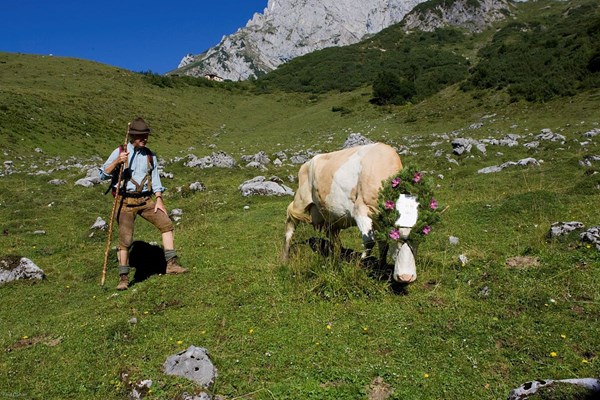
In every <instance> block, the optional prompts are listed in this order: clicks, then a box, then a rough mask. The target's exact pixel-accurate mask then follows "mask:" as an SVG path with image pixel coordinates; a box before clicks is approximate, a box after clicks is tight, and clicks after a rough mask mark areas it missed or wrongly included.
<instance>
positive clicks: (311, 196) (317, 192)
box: [281, 143, 418, 283]
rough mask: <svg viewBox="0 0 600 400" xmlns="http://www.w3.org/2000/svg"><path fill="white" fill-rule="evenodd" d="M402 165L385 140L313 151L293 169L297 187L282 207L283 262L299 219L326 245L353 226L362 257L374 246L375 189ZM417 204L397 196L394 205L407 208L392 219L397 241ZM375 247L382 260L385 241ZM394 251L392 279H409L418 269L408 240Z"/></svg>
mask: <svg viewBox="0 0 600 400" xmlns="http://www.w3.org/2000/svg"><path fill="white" fill-rule="evenodd" d="M401 169H402V162H401V161H400V157H399V156H398V153H397V152H396V150H394V149H393V148H392V147H390V146H388V145H386V144H384V143H371V144H367V145H363V146H356V147H351V148H348V149H343V150H339V151H334V152H332V153H324V154H318V155H316V156H315V157H313V158H312V159H310V160H309V161H307V162H306V163H304V164H303V165H302V166H301V167H300V171H299V172H298V191H297V192H296V194H295V196H294V200H293V201H292V202H291V203H290V205H289V206H288V208H287V219H286V224H285V242H284V246H283V251H282V254H281V258H282V261H284V262H287V261H288V258H289V251H290V244H291V241H292V237H293V235H294V231H295V229H296V227H297V225H298V224H299V223H300V222H305V223H309V224H312V225H313V227H315V228H317V229H322V230H324V231H325V233H326V234H327V235H328V237H329V238H330V240H331V243H336V242H337V241H338V233H339V232H340V230H342V229H345V228H349V227H351V226H357V227H358V229H359V230H360V233H361V236H362V241H363V245H364V251H363V253H362V257H363V258H365V257H367V256H368V255H369V254H370V252H371V250H372V249H373V247H374V246H375V235H374V229H377V227H374V226H373V219H372V216H373V215H374V213H376V212H377V204H378V194H379V190H380V188H381V185H382V183H383V181H385V180H386V179H388V178H390V177H391V176H394V175H396V174H397V173H398V172H399V171H400V170H401ZM417 205H418V204H417V202H416V199H415V198H414V197H411V196H406V195H403V196H400V198H399V199H398V202H397V207H402V208H403V209H406V210H408V212H407V213H405V214H406V215H407V216H408V218H402V217H401V218H399V219H398V221H397V223H396V225H397V227H398V228H399V231H400V233H401V238H402V239H406V238H408V235H409V234H410V229H411V228H412V226H414V225H415V223H416V221H417V217H416V215H417ZM402 215H403V213H400V216H402ZM403 220H406V221H408V222H405V221H403ZM379 249H380V262H382V263H384V262H385V257H386V254H387V245H386V244H384V243H379ZM393 252H394V253H393V255H394V259H395V265H394V273H393V275H392V277H393V279H394V280H395V281H397V282H400V283H410V282H413V281H414V280H415V279H416V278H417V272H416V266H415V259H414V255H413V253H412V251H411V250H410V248H409V247H408V244H406V243H404V242H402V241H399V242H398V244H397V246H396V248H395V249H393Z"/></svg>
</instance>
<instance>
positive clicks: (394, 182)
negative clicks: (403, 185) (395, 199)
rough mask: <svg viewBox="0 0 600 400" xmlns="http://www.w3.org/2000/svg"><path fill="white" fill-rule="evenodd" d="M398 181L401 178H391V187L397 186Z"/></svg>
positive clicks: (400, 180)
mask: <svg viewBox="0 0 600 400" xmlns="http://www.w3.org/2000/svg"><path fill="white" fill-rule="evenodd" d="M400 182H402V179H400V178H394V179H392V187H393V188H395V187H397V186H398V185H399V184H400Z"/></svg>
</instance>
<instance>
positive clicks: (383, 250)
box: [377, 240, 390, 267]
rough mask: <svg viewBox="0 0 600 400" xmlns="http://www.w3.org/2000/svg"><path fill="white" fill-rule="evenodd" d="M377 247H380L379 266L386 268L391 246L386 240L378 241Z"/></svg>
mask: <svg viewBox="0 0 600 400" xmlns="http://www.w3.org/2000/svg"><path fill="white" fill-rule="evenodd" d="M377 246H378V247H379V266H380V267H385V266H386V265H387V253H388V249H389V248H390V246H389V244H388V242H387V241H385V240H378V241H377Z"/></svg>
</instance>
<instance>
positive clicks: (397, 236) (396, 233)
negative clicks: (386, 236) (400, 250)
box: [390, 228, 400, 240]
mask: <svg viewBox="0 0 600 400" xmlns="http://www.w3.org/2000/svg"><path fill="white" fill-rule="evenodd" d="M390 237H391V238H392V239H394V240H398V239H400V231H399V230H398V229H396V228H394V229H392V230H391V231H390Z"/></svg>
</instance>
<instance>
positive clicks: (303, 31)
mask: <svg viewBox="0 0 600 400" xmlns="http://www.w3.org/2000/svg"><path fill="white" fill-rule="evenodd" d="M510 4H511V2H510V0H431V1H428V2H424V0H269V2H268V5H267V8H266V9H265V10H264V13H263V14H259V13H256V14H254V17H253V18H252V19H251V20H250V21H248V23H247V24H246V26H245V27H244V28H240V29H238V31H237V32H235V33H234V34H232V35H228V36H224V37H223V39H222V40H221V42H220V43H219V44H218V45H217V46H215V47H212V48H211V49H209V50H208V51H206V52H205V53H202V54H199V55H196V56H194V55H191V54H188V55H186V56H185V57H184V58H183V59H182V60H181V62H180V64H179V67H178V68H177V69H176V70H175V71H172V72H171V74H180V75H191V76H206V75H216V76H219V77H222V78H224V79H230V80H234V81H237V80H245V79H248V78H252V77H258V76H261V75H264V74H266V73H268V72H270V71H272V70H274V69H276V68H277V67H278V66H279V65H281V64H283V63H285V62H287V61H289V60H291V59H293V58H295V57H298V56H301V55H304V54H308V53H311V52H313V51H316V50H320V49H323V48H326V47H332V46H345V45H349V44H353V43H357V42H359V41H361V40H363V39H365V38H366V37H368V36H369V35H372V34H375V33H377V32H379V31H381V30H382V29H384V28H386V27H388V26H390V25H393V24H396V23H399V22H401V21H403V23H404V26H405V29H406V30H413V29H420V30H424V31H432V30H435V29H436V28H438V27H440V26H445V25H453V26H460V27H464V28H466V29H469V30H471V31H472V32H478V31H480V30H482V29H484V28H485V27H487V26H489V25H490V24H491V23H493V22H494V21H497V20H499V19H502V18H505V17H506V15H507V14H508V13H509V7H510ZM405 17H406V18H405Z"/></svg>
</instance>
